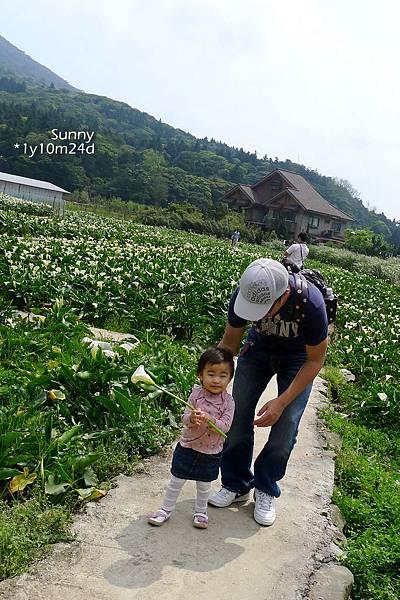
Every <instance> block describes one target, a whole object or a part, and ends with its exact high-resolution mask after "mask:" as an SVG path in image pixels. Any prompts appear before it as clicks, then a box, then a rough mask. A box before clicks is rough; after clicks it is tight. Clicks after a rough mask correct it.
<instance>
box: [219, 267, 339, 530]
mask: <svg viewBox="0 0 400 600" xmlns="http://www.w3.org/2000/svg"><path fill="white" fill-rule="evenodd" d="M300 305H301V306H300ZM248 321H252V322H253V326H252V327H251V329H250V330H249V333H248V336H247V339H246V343H245V344H244V346H243V348H242V350H241V352H240V356H239V359H238V362H237V368H236V374H235V380H234V384H233V393H232V395H233V397H234V399H235V417H234V421H233V424H232V427H231V430H230V432H229V435H228V439H227V441H226V443H225V446H224V451H223V455H222V465H221V475H222V487H221V489H220V490H219V491H218V492H213V493H212V494H211V496H210V498H209V503H210V504H211V505H213V506H218V507H225V506H229V505H230V504H232V503H233V502H240V501H244V500H247V499H248V496H249V491H250V489H252V488H253V487H254V488H255V492H254V498H255V508H254V518H255V520H256V521H257V523H259V524H260V525H272V523H273V522H274V521H275V514H276V513H275V498H277V497H279V496H280V493H281V491H280V488H279V485H278V483H277V482H278V481H279V480H280V479H282V477H283V476H284V475H285V472H286V465H287V462H288V460H289V457H290V454H291V451H292V449H293V446H294V444H295V443H296V437H297V431H298V427H299V423H300V419H301V416H302V414H303V411H304V409H305V407H306V404H307V401H308V397H309V395H310V392H311V387H312V382H313V379H314V377H315V376H316V375H317V374H318V372H319V371H320V369H321V367H322V365H323V364H324V359H325V353H326V349H327V335H328V320H327V315H326V309H325V303H324V299H323V297H322V294H321V292H320V291H319V290H318V289H317V288H316V287H315V286H314V285H312V284H308V293H307V297H303V294H301V293H300V294H299V293H298V290H297V286H296V281H295V276H294V275H293V274H290V275H289V273H288V272H287V270H286V269H285V267H284V266H283V265H282V264H281V263H279V262H278V261H276V260H272V259H269V258H260V259H258V260H255V261H254V262H252V263H251V264H250V265H249V266H248V267H247V269H246V270H245V271H244V273H243V275H242V277H241V279H240V282H239V288H238V289H237V290H236V291H235V292H234V293H233V294H232V297H231V299H230V302H229V310H228V324H227V326H226V328H225V332H224V336H223V338H222V340H221V342H220V345H221V346H223V347H224V348H227V349H229V350H231V352H233V353H236V352H237V349H238V347H239V344H240V341H241V339H242V337H243V334H244V331H245V328H246V325H247V323H248ZM275 374H276V375H277V383H278V396H277V397H276V398H274V399H273V400H270V401H269V402H267V403H266V404H264V405H263V406H262V408H261V409H260V410H259V412H258V413H257V418H256V419H254V417H255V409H256V405H257V402H258V400H259V398H260V396H261V394H262V392H263V391H264V389H265V387H266V386H267V384H268V382H269V380H270V379H271V377H272V376H273V375H275ZM254 426H257V427H271V431H270V435H269V438H268V441H267V442H266V444H265V446H264V448H263V450H262V451H261V452H260V454H259V455H258V457H257V458H256V461H255V463H254V473H253V471H252V469H251V464H252V458H253V448H254Z"/></svg>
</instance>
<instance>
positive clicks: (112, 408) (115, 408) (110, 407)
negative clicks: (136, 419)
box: [95, 396, 121, 413]
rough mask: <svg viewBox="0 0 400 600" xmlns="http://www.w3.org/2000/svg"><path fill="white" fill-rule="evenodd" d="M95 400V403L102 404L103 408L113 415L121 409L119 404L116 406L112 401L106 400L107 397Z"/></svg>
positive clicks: (99, 397)
mask: <svg viewBox="0 0 400 600" xmlns="http://www.w3.org/2000/svg"><path fill="white" fill-rule="evenodd" d="M95 400H96V402H99V403H100V404H102V405H103V406H104V408H107V409H108V410H109V411H110V412H113V413H116V412H119V409H120V408H121V407H120V406H119V404H116V403H115V402H114V401H113V400H111V398H108V397H107V396H95Z"/></svg>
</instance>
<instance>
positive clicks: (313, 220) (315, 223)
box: [308, 217, 319, 229]
mask: <svg viewBox="0 0 400 600" xmlns="http://www.w3.org/2000/svg"><path fill="white" fill-rule="evenodd" d="M308 226H309V228H310V229H317V228H318V227H319V217H308Z"/></svg>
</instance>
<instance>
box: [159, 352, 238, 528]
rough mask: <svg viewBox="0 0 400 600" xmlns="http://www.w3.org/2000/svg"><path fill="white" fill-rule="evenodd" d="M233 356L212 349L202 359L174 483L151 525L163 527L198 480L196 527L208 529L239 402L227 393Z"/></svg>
mask: <svg viewBox="0 0 400 600" xmlns="http://www.w3.org/2000/svg"><path fill="white" fill-rule="evenodd" d="M233 371H234V363H233V355H232V353H231V352H230V351H229V350H225V349H224V348H215V347H214V348H209V349H208V350H206V351H205V352H203V354H202V355H201V356H200V359H199V363H198V366H197V375H198V377H199V379H200V382H201V385H194V386H193V389H192V393H191V394H190V396H189V403H190V404H191V405H192V407H193V409H192V408H187V409H186V410H185V412H184V414H183V417H182V421H183V424H184V428H183V431H182V434H181V437H180V439H179V442H178V444H177V446H176V448H175V451H174V455H173V458H172V465H171V481H170V482H169V484H168V487H167V488H166V490H165V496H164V500H163V503H162V505H161V508H160V509H159V510H157V511H156V512H153V513H151V514H150V515H148V517H147V520H148V522H149V523H150V525H163V523H165V521H168V519H169V518H170V516H171V513H172V511H173V510H174V508H175V504H176V501H177V499H178V496H179V493H180V491H181V489H182V487H183V486H184V484H185V482H186V481H187V480H188V479H190V480H194V481H196V487H197V497H196V505H195V512H194V515H193V525H194V527H197V528H199V529H206V528H207V527H208V516H207V501H208V497H209V495H210V492H211V482H212V481H214V480H215V479H217V477H218V474H219V467H220V463H221V455H222V446H223V443H224V439H223V437H222V435H220V434H219V433H218V432H217V431H215V430H214V429H213V428H212V427H213V426H216V427H218V428H219V430H220V431H222V432H223V433H227V432H228V431H229V429H230V427H231V424H232V420H233V413H234V410H235V403H234V401H233V398H232V396H231V395H230V394H228V392H227V391H226V388H227V385H228V383H229V382H230V380H231V379H232V377H233Z"/></svg>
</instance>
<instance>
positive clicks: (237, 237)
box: [231, 229, 240, 248]
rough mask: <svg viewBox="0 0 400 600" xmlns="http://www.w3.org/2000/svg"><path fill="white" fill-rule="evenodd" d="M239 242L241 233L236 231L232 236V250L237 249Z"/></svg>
mask: <svg viewBox="0 0 400 600" xmlns="http://www.w3.org/2000/svg"><path fill="white" fill-rule="evenodd" d="M239 240H240V231H239V230H238V229H235V231H234V232H233V233H232V235H231V245H232V248H235V246H237V244H238V242H239Z"/></svg>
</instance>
